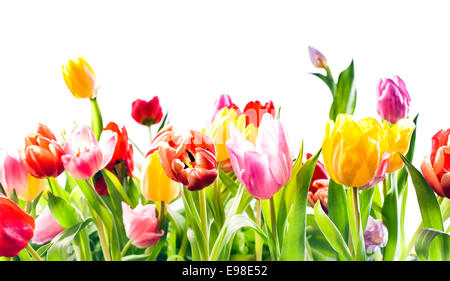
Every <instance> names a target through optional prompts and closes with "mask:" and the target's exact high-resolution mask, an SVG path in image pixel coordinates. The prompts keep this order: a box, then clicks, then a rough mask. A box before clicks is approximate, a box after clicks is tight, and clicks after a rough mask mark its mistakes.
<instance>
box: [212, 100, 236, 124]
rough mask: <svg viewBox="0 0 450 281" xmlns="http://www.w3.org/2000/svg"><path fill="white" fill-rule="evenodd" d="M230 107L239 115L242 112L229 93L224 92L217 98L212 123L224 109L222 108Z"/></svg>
mask: <svg viewBox="0 0 450 281" xmlns="http://www.w3.org/2000/svg"><path fill="white" fill-rule="evenodd" d="M225 107H226V108H228V109H231V108H232V109H234V110H235V111H236V113H237V115H240V114H241V111H240V109H239V107H238V106H237V105H235V104H234V103H233V102H232V101H231V97H230V96H229V95H225V94H222V95H220V97H219V98H218V99H217V100H216V103H215V106H214V114H213V117H212V120H211V123H213V122H214V120H215V119H216V115H217V113H218V112H219V111H220V110H221V109H222V108H225Z"/></svg>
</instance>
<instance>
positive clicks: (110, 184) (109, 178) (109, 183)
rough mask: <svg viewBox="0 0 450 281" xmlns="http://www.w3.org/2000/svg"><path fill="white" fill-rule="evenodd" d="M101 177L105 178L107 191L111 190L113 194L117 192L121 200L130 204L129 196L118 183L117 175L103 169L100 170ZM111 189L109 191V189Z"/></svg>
mask: <svg viewBox="0 0 450 281" xmlns="http://www.w3.org/2000/svg"><path fill="white" fill-rule="evenodd" d="M101 173H102V175H103V178H104V179H105V183H106V187H107V188H108V192H110V193H111V192H112V193H114V194H119V195H120V197H121V199H122V201H124V202H125V203H127V204H128V205H129V206H131V205H132V202H131V200H130V198H129V197H128V195H127V193H126V192H125V190H124V189H123V186H122V185H121V184H120V182H119V180H118V179H117V177H116V176H115V175H114V174H113V173H111V172H110V171H108V170H107V169H103V170H102V171H101ZM110 190H111V191H110Z"/></svg>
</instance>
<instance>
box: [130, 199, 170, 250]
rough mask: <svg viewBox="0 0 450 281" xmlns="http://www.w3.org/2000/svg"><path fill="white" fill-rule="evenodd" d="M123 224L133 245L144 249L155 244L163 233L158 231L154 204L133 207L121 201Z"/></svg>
mask: <svg viewBox="0 0 450 281" xmlns="http://www.w3.org/2000/svg"><path fill="white" fill-rule="evenodd" d="M122 213H123V225H124V227H125V233H126V234H127V237H128V238H129V239H130V240H131V243H133V245H134V246H136V247H138V248H141V249H144V248H147V247H150V246H152V245H155V244H156V242H158V239H159V238H160V237H161V236H163V235H164V231H161V232H158V219H157V218H156V216H155V205H145V206H143V205H141V204H139V205H137V206H136V208H135V209H131V207H130V206H128V205H127V204H125V203H124V202H122Z"/></svg>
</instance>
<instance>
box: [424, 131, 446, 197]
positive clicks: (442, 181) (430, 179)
mask: <svg viewBox="0 0 450 281" xmlns="http://www.w3.org/2000/svg"><path fill="white" fill-rule="evenodd" d="M449 136H450V129H447V130H445V131H444V130H440V131H439V132H437V133H436V134H435V135H434V136H433V139H432V150H431V154H430V155H429V156H426V157H425V158H424V159H423V161H422V164H421V166H420V169H421V170H422V174H423V176H424V177H425V179H426V181H427V183H428V184H429V185H430V187H431V188H432V189H433V190H434V192H436V193H437V194H438V195H439V196H441V197H446V198H448V199H450V137H449Z"/></svg>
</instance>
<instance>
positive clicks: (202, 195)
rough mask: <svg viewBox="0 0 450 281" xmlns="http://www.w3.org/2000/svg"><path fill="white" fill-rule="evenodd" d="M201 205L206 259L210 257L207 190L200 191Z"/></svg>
mask: <svg viewBox="0 0 450 281" xmlns="http://www.w3.org/2000/svg"><path fill="white" fill-rule="evenodd" d="M198 192H199V203H200V219H201V223H202V232H203V235H204V238H205V249H204V254H205V257H206V258H208V257H209V233H208V214H207V212H206V196H205V189H204V188H203V189H202V190H199V191H198Z"/></svg>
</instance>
